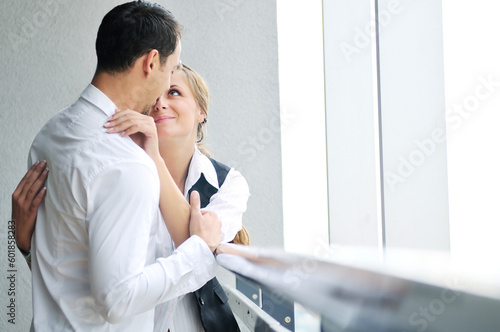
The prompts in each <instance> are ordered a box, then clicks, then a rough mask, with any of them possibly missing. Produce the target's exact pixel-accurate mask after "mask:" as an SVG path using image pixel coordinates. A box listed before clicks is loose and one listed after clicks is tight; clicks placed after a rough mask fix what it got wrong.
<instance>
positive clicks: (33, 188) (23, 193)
mask: <svg viewBox="0 0 500 332" xmlns="http://www.w3.org/2000/svg"><path fill="white" fill-rule="evenodd" d="M48 174H49V169H48V168H47V163H46V162H45V161H42V162H39V161H37V162H36V163H34V164H33V166H31V167H30V169H29V170H28V172H26V174H25V175H24V177H23V178H22V179H21V181H20V182H19V184H18V185H17V188H16V190H14V193H13V194H12V221H14V225H15V226H14V227H15V237H16V243H17V247H18V248H19V249H20V250H21V251H22V252H23V253H24V252H29V251H30V249H31V236H32V235H33V231H34V229H35V223H36V215H37V210H38V206H39V205H40V203H41V202H42V199H43V198H44V197H45V193H46V192H47V189H46V188H45V187H43V185H44V183H45V180H47V176H48ZM28 265H29V266H30V268H31V264H30V262H28Z"/></svg>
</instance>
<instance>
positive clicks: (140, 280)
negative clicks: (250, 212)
mask: <svg viewBox="0 0 500 332" xmlns="http://www.w3.org/2000/svg"><path fill="white" fill-rule="evenodd" d="M115 110H116V106H115V105H114V104H113V102H112V101H111V100H110V99H109V98H108V97H107V96H106V95H105V94H103V93H102V92H101V91H100V90H98V89H97V88H96V87H94V86H92V85H89V86H88V87H87V89H86V90H85V91H84V92H83V93H82V95H81V97H80V98H79V99H78V101H76V102H75V103H74V104H73V105H72V106H70V107H69V108H67V109H65V110H63V111H61V112H59V113H58V114H56V115H55V116H54V117H53V118H52V119H51V120H49V122H48V123H47V124H46V125H45V126H44V127H43V128H42V130H41V131H40V133H39V134H38V135H37V137H36V138H35V140H34V142H33V145H32V148H31V151H30V164H31V161H35V160H47V164H48V167H49V169H50V172H51V173H50V174H51V175H50V176H49V178H48V180H47V194H46V197H45V199H44V201H43V203H42V204H41V205H40V209H39V212H38V219H37V224H36V229H35V233H34V236H33V241H32V242H33V243H32V248H33V264H32V269H33V283H32V284H33V315H34V318H33V325H34V328H35V330H36V331H72V330H76V331H134V332H135V331H152V330H153V322H154V310H153V309H154V308H155V306H156V305H157V304H159V303H162V302H165V301H167V300H170V299H173V298H176V297H178V296H179V295H182V294H185V293H188V292H192V291H194V290H196V289H198V288H199V287H201V286H202V285H203V284H205V283H206V282H207V281H208V280H210V279H211V278H212V277H213V276H214V274H215V269H216V263H215V259H214V257H213V255H212V253H211V252H210V249H209V248H208V246H207V245H206V244H205V243H204V241H203V240H202V239H201V238H199V237H198V236H192V237H191V238H190V239H188V240H187V241H186V242H184V243H183V244H182V245H181V246H179V248H177V249H176V250H175V252H174V254H173V255H171V256H169V257H165V256H164V257H160V258H157V253H158V251H157V242H158V241H157V236H158V233H160V231H161V230H162V229H164V228H165V225H164V223H163V221H162V220H161V216H160V213H159V205H158V203H159V180H158V174H157V170H156V167H155V165H154V163H153V161H152V160H151V159H150V158H149V156H147V154H146V153H145V152H144V151H143V150H142V149H141V148H140V147H139V146H137V145H136V144H135V143H134V142H133V141H132V140H131V139H130V138H128V137H127V138H124V137H121V136H119V135H118V134H107V133H106V130H105V128H104V127H103V125H104V124H105V123H106V121H107V119H108V118H109V117H110V116H111V115H113V114H114V112H115ZM164 236H166V235H164ZM170 241H171V240H170Z"/></svg>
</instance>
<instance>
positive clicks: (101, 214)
mask: <svg viewBox="0 0 500 332" xmlns="http://www.w3.org/2000/svg"><path fill="white" fill-rule="evenodd" d="M153 171H154V170H152V169H151V168H150V167H148V166H146V165H142V164H140V163H126V164H125V163H124V164H122V165H119V166H117V167H113V169H110V170H107V171H105V172H103V173H102V174H100V175H99V177H98V179H96V180H95V181H94V182H93V183H92V189H91V190H90V192H89V197H90V199H91V201H90V202H89V216H88V221H87V222H88V231H89V268H90V271H89V277H90V283H91V291H92V294H93V296H94V298H95V300H96V303H97V305H98V308H99V311H100V312H101V314H102V316H103V317H104V318H105V319H106V320H107V321H109V322H111V323H118V322H122V321H124V320H126V319H128V318H129V317H131V316H134V315H136V314H139V313H142V312H145V311H147V310H150V309H153V308H154V307H155V306H156V305H157V304H159V303H162V302H164V301H167V300H169V299H172V298H175V297H177V296H180V295H182V294H186V293H188V292H192V291H194V290H196V289H198V288H199V287H201V286H202V285H203V284H204V283H206V282H207V281H208V280H209V279H211V278H212V277H213V276H214V274H215V268H216V263H215V260H214V258H213V255H212V250H211V249H210V247H209V245H211V246H213V243H215V242H217V241H218V240H219V239H220V222H218V220H213V219H212V220H211V222H210V223H209V224H208V225H201V224H202V223H201V220H196V217H195V219H194V224H195V225H196V224H197V225H198V227H201V228H202V229H203V231H200V230H196V226H195V229H194V230H193V231H194V232H193V233H192V234H193V236H191V237H190V238H189V239H188V240H187V241H185V242H184V243H183V244H182V245H181V246H180V247H179V248H178V249H177V250H176V252H175V253H174V255H172V256H170V257H166V258H160V259H158V260H156V262H154V263H150V262H148V258H149V257H148V246H149V245H150V242H151V240H150V237H153V236H155V234H154V233H152V231H154V228H152V227H151V225H152V220H155V218H157V216H156V213H158V198H157V197H158V192H159V187H158V178H157V176H156V174H154V173H155V172H153ZM105 188H113V190H112V192H113V194H112V195H110V194H109V193H110V190H109V189H107V190H104V189H105ZM195 210H196V207H193V208H192V211H191V213H192V214H193V215H195V216H196V215H198V216H200V215H201V212H200V211H199V207H198V211H195ZM155 222H157V221H155ZM217 222H218V224H217ZM207 228H208V229H209V231H207ZM196 232H197V233H196ZM197 234H199V235H201V236H202V237H205V239H202V238H201V237H200V236H197ZM214 239H215V240H214ZM206 242H208V243H209V245H207V243H206Z"/></svg>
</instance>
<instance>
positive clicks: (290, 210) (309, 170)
mask: <svg viewBox="0 0 500 332" xmlns="http://www.w3.org/2000/svg"><path fill="white" fill-rule="evenodd" d="M277 6H278V7H277V9H278V10H277V13H278V48H279V81H280V104H281V106H280V107H281V112H280V114H281V155H282V175H283V219H284V242H285V249H286V250H288V251H294V252H302V253H308V254H318V255H319V254H323V255H324V254H327V253H328V243H329V242H328V201H327V184H326V183H327V175H326V156H325V151H326V138H325V106H324V76H323V38H322V30H323V26H322V11H321V10H322V8H321V0H315V1H308V2H307V4H306V5H304V1H302V0H278V1H277Z"/></svg>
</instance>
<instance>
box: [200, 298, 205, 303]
mask: <svg viewBox="0 0 500 332" xmlns="http://www.w3.org/2000/svg"><path fill="white" fill-rule="evenodd" d="M204 304H205V301H203V299H202V298H201V297H200V305H204Z"/></svg>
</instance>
